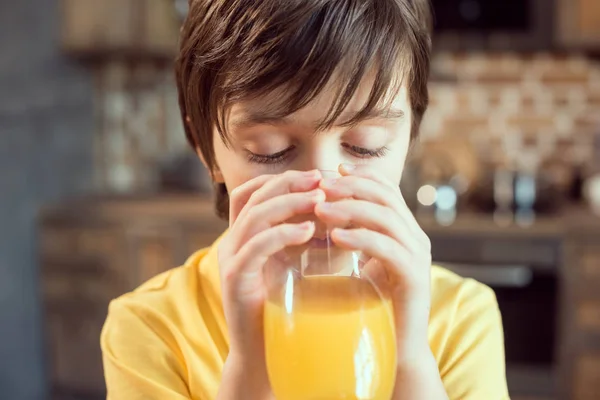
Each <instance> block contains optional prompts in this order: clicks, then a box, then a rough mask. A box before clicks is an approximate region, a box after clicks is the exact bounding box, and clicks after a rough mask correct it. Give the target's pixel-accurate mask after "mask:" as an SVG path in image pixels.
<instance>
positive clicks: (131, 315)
mask: <svg viewBox="0 0 600 400" xmlns="http://www.w3.org/2000/svg"><path fill="white" fill-rule="evenodd" d="M205 254H206V250H201V251H199V252H198V253H196V254H195V255H194V256H192V257H190V259H189V260H188V261H187V262H186V263H185V264H184V265H182V266H180V267H177V268H174V269H171V270H169V271H166V272H164V273H162V274H159V275H157V276H155V277H153V278H152V279H150V280H148V281H147V282H145V283H144V284H142V285H141V286H140V287H138V288H137V289H135V290H134V291H132V292H129V293H126V294H124V295H122V296H120V297H118V298H117V299H115V300H113V301H111V303H110V305H109V309H108V316H107V319H106V322H105V324H104V329H103V336H102V337H103V340H108V339H110V338H111V337H114V335H113V333H114V331H115V330H118V331H122V329H121V328H122V327H124V326H126V327H128V328H130V329H129V335H128V336H132V335H135V332H136V330H140V329H150V330H153V331H154V333H155V334H158V335H160V336H163V337H164V336H170V334H169V331H171V330H174V329H179V328H181V327H182V326H181V323H182V321H183V316H184V315H187V317H188V318H194V319H202V318H201V316H200V315H199V314H198V310H197V304H198V297H200V296H201V295H202V288H201V286H202V276H201V274H200V271H199V267H198V265H199V262H201V261H202V259H203V257H204V255H205Z"/></svg>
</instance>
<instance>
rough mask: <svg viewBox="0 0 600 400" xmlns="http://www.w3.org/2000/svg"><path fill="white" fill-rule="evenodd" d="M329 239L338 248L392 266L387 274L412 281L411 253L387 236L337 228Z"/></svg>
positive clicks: (364, 230)
mask: <svg viewBox="0 0 600 400" xmlns="http://www.w3.org/2000/svg"><path fill="white" fill-rule="evenodd" d="M331 239H332V240H333V241H334V242H335V243H336V244H337V245H338V246H341V247H343V248H347V249H350V250H355V251H360V252H362V253H364V254H366V255H367V256H369V257H372V258H375V259H377V260H379V261H380V262H381V263H383V264H384V265H386V266H393V268H392V270H391V271H389V272H390V273H393V274H394V275H398V274H400V275H402V276H405V277H406V278H410V279H412V275H413V274H414V272H413V271H412V270H413V269H412V268H411V264H412V259H413V256H412V253H411V252H409V251H408V249H406V248H405V247H404V246H401V245H400V243H398V242H397V241H395V240H393V239H392V238H390V237H389V236H387V235H384V234H382V233H379V232H375V231H371V230H368V229H339V228H338V229H334V230H333V231H332V232H331Z"/></svg>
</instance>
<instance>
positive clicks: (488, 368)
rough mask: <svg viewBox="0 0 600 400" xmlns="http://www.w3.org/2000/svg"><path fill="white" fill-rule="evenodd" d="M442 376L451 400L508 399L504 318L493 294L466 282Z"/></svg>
mask: <svg viewBox="0 0 600 400" xmlns="http://www.w3.org/2000/svg"><path fill="white" fill-rule="evenodd" d="M446 349H448V351H447V352H446V356H445V357H444V362H443V363H442V364H441V365H440V374H441V377H442V380H443V382H444V386H445V388H446V391H447V394H448V397H449V398H450V399H451V400H459V399H460V400H481V399H486V400H507V399H509V395H508V389H507V385H506V367H505V356H504V335H503V329H502V318H501V315H500V310H499V308H498V303H497V301H496V296H495V294H494V292H493V291H492V290H491V289H490V288H488V287H486V286H484V285H481V284H479V283H477V282H475V281H466V282H465V283H464V285H463V287H462V288H461V290H460V292H459V296H458V302H457V307H456V310H455V314H454V317H453V321H452V323H451V328H450V331H449V335H448V337H447V343H446Z"/></svg>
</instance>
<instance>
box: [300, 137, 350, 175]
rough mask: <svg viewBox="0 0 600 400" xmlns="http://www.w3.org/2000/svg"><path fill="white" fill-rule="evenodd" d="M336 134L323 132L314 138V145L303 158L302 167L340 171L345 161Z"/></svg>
mask: <svg viewBox="0 0 600 400" xmlns="http://www.w3.org/2000/svg"><path fill="white" fill-rule="evenodd" d="M336 139H337V138H336V137H335V136H333V137H329V135H325V134H321V135H319V136H318V137H316V138H315V139H314V140H313V143H312V146H310V148H308V149H306V153H305V154H304V157H302V158H303V160H302V164H303V165H302V167H304V168H302V169H306V170H313V169H318V170H320V171H326V172H335V173H337V172H338V169H339V166H340V164H342V163H343V162H344V160H343V157H342V152H341V149H340V145H339V143H338V140H336Z"/></svg>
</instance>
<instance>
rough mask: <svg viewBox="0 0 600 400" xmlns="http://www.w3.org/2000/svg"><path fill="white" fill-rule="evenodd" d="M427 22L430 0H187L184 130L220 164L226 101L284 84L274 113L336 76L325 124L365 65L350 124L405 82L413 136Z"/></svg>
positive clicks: (424, 73)
mask: <svg viewBox="0 0 600 400" xmlns="http://www.w3.org/2000/svg"><path fill="white" fill-rule="evenodd" d="M430 26H431V12H430V8H429V4H428V0H190V8H189V14H188V17H187V19H186V21H185V23H184V25H183V28H182V31H181V42H180V52H179V56H178V58H177V61H176V77H177V88H178V90H179V103H180V108H181V114H182V116H183V119H184V125H185V132H186V135H187V139H188V141H189V143H190V144H191V145H192V146H193V147H194V148H195V149H199V150H200V152H201V154H202V155H203V157H204V159H205V161H206V163H207V164H208V165H209V166H210V167H211V168H212V169H213V170H214V168H215V167H216V165H215V157H214V147H213V133H214V129H215V128H216V129H217V131H218V132H219V133H220V135H221V139H222V140H224V142H225V143H226V144H227V131H226V126H227V116H228V110H229V109H230V107H231V106H232V105H233V104H235V103H236V102H240V101H244V100H248V99H251V98H256V97H260V96H265V95H268V94H270V93H273V92H275V91H277V93H278V94H279V93H282V95H281V96H279V97H278V104H277V107H276V108H275V109H274V110H273V113H274V115H273V117H274V118H283V117H285V116H288V115H290V114H292V113H294V112H296V111H298V110H300V109H301V108H303V107H304V106H306V105H307V104H309V103H310V102H311V101H312V100H314V99H315V98H316V97H317V96H318V95H319V94H321V93H322V92H323V90H324V89H325V88H326V87H330V86H328V85H330V84H331V82H332V81H334V84H335V85H334V90H335V95H336V96H335V99H336V101H334V103H333V104H332V106H331V109H330V110H329V112H328V113H327V114H326V118H325V119H324V120H323V121H321V124H320V128H322V129H325V128H327V127H330V126H331V125H332V124H333V123H334V122H336V121H337V120H338V118H339V117H340V115H341V114H342V112H343V111H344V110H345V108H346V106H347V105H348V104H349V102H350V100H351V99H352V97H353V95H354V94H355V92H356V91H357V89H358V87H359V84H360V83H361V82H362V81H363V78H364V77H365V76H366V75H367V74H368V73H371V74H374V84H373V87H372V90H371V93H370V97H369V99H368V101H367V103H366V105H365V106H364V108H363V109H362V110H359V111H358V112H357V113H356V115H354V116H353V117H352V118H351V119H350V120H348V121H346V123H347V124H348V125H351V124H353V123H356V122H358V121H360V120H361V119H362V118H364V116H366V115H368V114H370V112H371V111H372V110H373V109H375V108H378V107H386V106H388V105H389V104H387V101H388V100H386V99H390V98H393V96H389V94H390V93H392V94H393V93H396V92H397V91H398V90H399V88H400V84H401V83H402V82H404V83H405V84H406V86H407V88H408V93H409V101H410V104H411V107H412V113H413V123H412V132H411V135H412V137H413V138H414V137H416V136H417V134H418V130H419V126H420V123H421V120H422V118H423V114H424V113H425V110H426V109H427V105H428V100H429V96H428V92H427V80H428V77H429V64H430V51H431V50H430V49H431V42H430ZM384 102H385V103H386V104H383V103H384ZM188 120H189V122H188ZM217 186H218V187H217V212H218V214H219V215H220V216H222V217H226V216H227V213H228V211H229V210H228V207H229V205H228V203H229V202H228V194H227V190H226V188H225V185H222V184H220V185H217Z"/></svg>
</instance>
